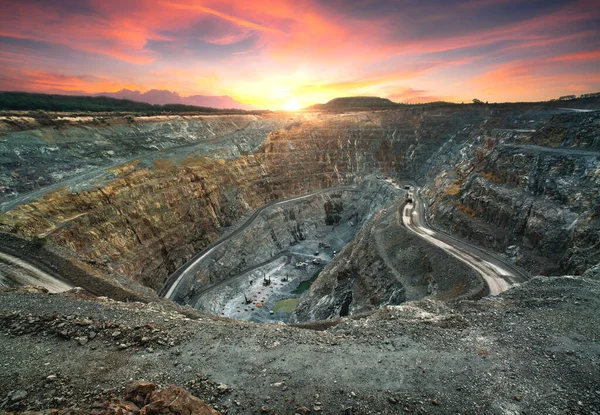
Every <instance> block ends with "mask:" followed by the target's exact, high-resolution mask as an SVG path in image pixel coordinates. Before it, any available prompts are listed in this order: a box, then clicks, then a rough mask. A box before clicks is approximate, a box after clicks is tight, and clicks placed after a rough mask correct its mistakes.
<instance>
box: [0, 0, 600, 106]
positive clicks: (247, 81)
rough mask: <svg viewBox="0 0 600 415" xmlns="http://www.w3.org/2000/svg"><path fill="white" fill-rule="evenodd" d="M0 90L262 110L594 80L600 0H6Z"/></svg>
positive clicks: (529, 96) (465, 97)
mask: <svg viewBox="0 0 600 415" xmlns="http://www.w3.org/2000/svg"><path fill="white" fill-rule="evenodd" d="M2 5H3V7H2V11H1V12H0V90H4V91H6V90H23V91H35V92H51V93H70V94H82V93H98V92H114V91H118V90H120V89H123V88H128V89H132V90H140V91H142V92H144V91H146V90H149V89H167V90H170V91H175V92H178V93H179V94H181V95H182V96H188V95H195V94H203V95H229V96H231V97H232V98H234V99H236V100H238V101H240V102H243V103H247V104H252V105H255V106H256V107H259V108H271V109H279V108H282V107H283V106H284V105H285V104H286V103H289V102H290V101H292V102H293V101H294V100H297V102H298V103H299V104H301V105H303V106H304V105H310V104H314V103H317V102H326V101H328V100H329V99H332V98H335V97H339V96H351V95H374V96H381V97H387V98H390V99H391V100H393V101H397V102H428V101H433V100H447V101H457V102H461V101H470V100H471V99H472V98H475V97H476V98H479V99H482V100H484V101H490V102H500V101H522V100H545V99H550V98H556V97H558V96H561V95H566V94H577V95H579V94H582V93H587V92H598V91H600V5H599V0H579V1H578V0H459V1H451V0H435V1H428V0H415V1H413V0H397V1H391V0H390V1H380V0H293V1H284V0H196V1H192V0H165V1H161V0H156V1H151V0H118V1H117V0H62V1H61V0H57V1H51V0H18V1H17V0H14V1H13V0H5V1H3V2H2Z"/></svg>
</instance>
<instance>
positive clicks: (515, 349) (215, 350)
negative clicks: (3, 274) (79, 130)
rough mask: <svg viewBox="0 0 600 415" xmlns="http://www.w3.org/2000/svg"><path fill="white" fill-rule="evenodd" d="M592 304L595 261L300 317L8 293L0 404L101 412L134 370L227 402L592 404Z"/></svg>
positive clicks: (248, 406) (563, 409)
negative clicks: (272, 319) (360, 309)
mask: <svg viewBox="0 0 600 415" xmlns="http://www.w3.org/2000/svg"><path fill="white" fill-rule="evenodd" d="M599 310H600V283H599V282H598V275H597V274H596V275H594V274H593V272H592V273H588V274H587V277H552V278H546V277H538V278H534V279H532V280H531V281H529V282H527V283H525V284H522V285H520V286H514V287H513V288H511V289H510V290H509V291H507V292H506V293H504V294H503V295H501V296H499V297H489V298H485V299H482V300H479V301H470V300H463V301H458V302H453V303H443V302H440V301H435V300H422V301H418V302H409V303H406V304H404V305H401V306H395V307H388V308H384V309H381V310H379V311H377V312H375V313H372V314H369V315H362V316H353V317H352V318H343V319H340V320H330V321H328V322H327V323H326V324H325V323H318V322H317V323H308V325H306V326H303V327H292V326H285V325H278V324H263V325H257V324H253V323H250V322H244V321H236V320H229V319H220V318H216V317H210V316H207V315H202V314H200V313H198V312H197V311H194V310H190V309H189V308H188V309H184V308H179V309H178V308H175V306H171V305H168V304H166V303H165V305H159V304H156V303H147V304H144V303H121V302H115V301H112V300H106V299H98V298H95V297H92V296H88V295H86V294H85V293H82V292H80V291H78V292H75V293H73V292H70V293H66V294H46V293H40V292H25V291H24V290H21V291H3V292H1V293H0V355H1V356H3V360H2V363H1V364H0V399H1V400H0V408H2V409H4V410H6V411H24V410H42V409H49V408H58V409H64V408H68V407H77V408H84V409H85V408H96V409H98V408H104V409H105V410H107V409H106V405H105V403H106V402H107V401H110V400H111V399H112V398H122V397H123V396H124V388H125V385H126V384H127V383H128V382H130V380H134V379H137V380H139V379H143V380H146V381H151V382H154V383H155V384H156V385H157V387H165V386H167V385H169V384H174V385H177V386H180V387H182V388H185V389H187V390H188V391H189V392H190V393H191V394H193V395H195V396H197V397H199V398H200V399H202V400H204V401H206V402H207V403H209V404H210V405H212V406H213V407H214V408H215V409H216V410H218V411H220V412H221V413H229V414H252V413H273V414H275V413H276V414H291V413H327V414H377V413H379V414H397V413H422V414H425V413H439V414H446V413H485V414H525V413H529V414H541V413H543V414H565V413H566V414H594V413H597V408H599V407H600V343H599V339H600V329H599V328H598V324H597V321H598V319H597V315H598V311H599ZM94 405H95V406H94ZM102 405H105V406H102ZM595 411H596V412H595ZM106 413H110V412H106ZM124 413H125V412H124ZM133 413H135V412H133ZM147 413H151V412H147ZM157 413H163V412H157ZM164 413H170V412H164ZM182 413H185V412H182Z"/></svg>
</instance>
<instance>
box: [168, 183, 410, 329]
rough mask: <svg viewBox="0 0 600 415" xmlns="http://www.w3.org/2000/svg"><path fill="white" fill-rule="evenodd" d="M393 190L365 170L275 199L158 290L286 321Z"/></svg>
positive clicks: (233, 313) (210, 307)
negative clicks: (341, 182)
mask: <svg viewBox="0 0 600 415" xmlns="http://www.w3.org/2000/svg"><path fill="white" fill-rule="evenodd" d="M401 194H403V191H402V190H401V189H400V187H399V186H398V185H397V184H396V183H395V182H393V181H392V180H390V179H388V180H381V179H377V178H375V177H374V176H373V177H370V178H368V179H367V180H366V181H365V182H364V183H361V184H360V185H357V186H356V187H355V188H352V189H342V190H340V189H336V188H333V189H330V190H327V189H325V190H324V191H322V192H320V193H319V194H317V195H314V196H309V197H301V199H299V200H295V201H290V202H289V203H284V204H280V202H275V203H274V204H273V206H272V207H266V208H264V211H262V212H261V213H260V215H259V216H258V217H256V218H255V219H254V220H252V221H251V222H248V221H246V222H245V223H241V224H240V223H238V224H234V225H232V228H236V227H243V228H244V229H243V230H242V231H241V232H240V233H236V234H235V235H234V236H232V237H228V236H225V237H223V239H222V242H217V243H216V244H217V247H216V248H215V249H214V250H213V251H210V253H209V254H208V255H206V256H204V257H202V258H201V260H199V261H198V262H196V263H194V264H193V265H191V266H189V267H188V268H189V271H185V272H184V274H185V276H184V277H183V278H181V279H180V280H179V281H178V282H177V281H175V282H173V281H171V284H175V286H173V285H171V286H170V287H167V286H165V287H163V291H165V292H169V291H171V292H172V296H171V298H172V299H174V300H175V301H176V302H178V303H180V304H186V305H190V306H192V307H194V308H196V309H198V310H202V311H206V312H209V313H212V314H215V315H219V316H223V317H230V318H236V319H241V320H249V321H254V322H269V321H278V322H287V321H288V320H289V318H290V316H291V313H292V312H293V311H294V308H295V305H296V304H298V302H299V301H300V297H301V296H302V294H303V293H304V292H305V291H306V290H307V289H308V288H309V287H310V284H311V283H312V282H313V281H314V280H315V279H316V277H317V276H318V274H319V272H321V270H323V269H324V268H325V267H327V265H328V264H329V262H330V261H331V260H332V259H334V258H335V256H336V254H337V252H339V251H341V250H342V249H343V248H344V246H346V245H347V244H348V243H349V242H350V241H351V240H352V239H353V238H354V236H355V235H356V233H357V232H358V231H359V230H360V227H361V224H362V223H364V222H366V221H368V220H370V219H371V218H372V217H373V216H374V215H375V214H376V213H377V212H378V211H379V210H380V209H382V208H383V207H385V206H387V205H389V204H390V203H392V202H393V201H394V200H396V199H397V198H399V197H400V195H401ZM241 222H243V221H241ZM179 272H180V273H181V272H182V270H179ZM174 288H175V289H174Z"/></svg>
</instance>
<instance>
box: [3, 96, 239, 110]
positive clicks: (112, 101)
mask: <svg viewBox="0 0 600 415" xmlns="http://www.w3.org/2000/svg"><path fill="white" fill-rule="evenodd" d="M0 110H19V111H35V110H43V111H92V112H117V111H120V112H144V113H152V114H156V113H162V112H172V113H178V112H199V113H207V112H208V113H216V112H240V113H241V112H244V111H243V110H235V109H234V110H223V109H217V108H210V107H200V106H194V105H182V104H166V105H153V104H148V103H145V102H137V101H132V100H128V99H116V98H109V97H103V96H100V97H89V96H87V97H86V96H75V95H49V94H34V93H29V92H0Z"/></svg>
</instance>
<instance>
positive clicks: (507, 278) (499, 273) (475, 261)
mask: <svg viewBox="0 0 600 415" xmlns="http://www.w3.org/2000/svg"><path fill="white" fill-rule="evenodd" d="M411 194H412V195H413V197H412V199H410V200H411V201H409V203H406V205H404V208H403V212H402V222H403V223H404V225H405V226H406V227H407V228H408V229H410V230H411V231H412V232H414V233H416V234H417V235H419V236H420V237H421V238H423V239H425V240H426V241H427V242H429V243H431V244H433V245H435V246H437V247H439V248H441V249H443V250H444V251H446V252H447V253H449V254H450V255H452V256H453V257H455V258H457V259H459V260H461V261H462V262H464V263H466V264H467V265H469V266H470V267H472V268H473V269H474V270H475V271H477V273H479V275H481V277H482V278H483V280H484V281H485V282H486V284H487V285H488V287H489V289H490V295H498V294H500V293H502V292H503V291H506V290H507V289H508V288H509V287H510V286H511V285H512V284H515V283H519V282H524V281H526V280H527V279H528V276H527V275H526V274H525V273H524V272H523V271H521V270H519V269H517V268H516V267H514V266H513V265H512V264H509V263H507V262H506V261H503V260H501V259H500V258H498V257H496V256H494V255H492V254H490V253H488V252H486V251H484V250H483V249H480V248H477V247H475V246H472V245H469V244H467V243H465V242H462V241H460V240H459V239H456V238H454V237H452V236H451V235H447V234H445V233H442V232H437V231H435V230H433V229H431V228H429V227H428V226H427V225H426V223H425V214H424V209H423V202H422V201H421V199H420V197H419V192H418V189H416V190H415V191H414V192H412V193H411Z"/></svg>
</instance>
